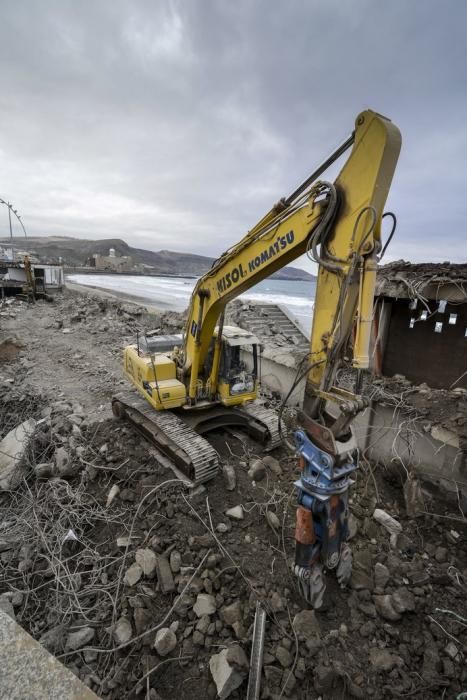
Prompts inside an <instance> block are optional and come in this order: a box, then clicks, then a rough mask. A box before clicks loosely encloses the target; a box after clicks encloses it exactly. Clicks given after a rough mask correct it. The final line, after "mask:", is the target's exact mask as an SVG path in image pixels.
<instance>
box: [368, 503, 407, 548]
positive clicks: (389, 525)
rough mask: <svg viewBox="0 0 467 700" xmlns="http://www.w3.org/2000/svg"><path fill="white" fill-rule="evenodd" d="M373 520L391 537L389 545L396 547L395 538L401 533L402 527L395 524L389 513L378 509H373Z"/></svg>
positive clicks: (395, 521)
mask: <svg viewBox="0 0 467 700" xmlns="http://www.w3.org/2000/svg"><path fill="white" fill-rule="evenodd" d="M373 518H374V519H375V520H376V522H377V523H379V524H380V525H382V526H383V527H384V528H385V530H387V531H388V532H389V534H390V535H391V545H392V546H393V547H395V546H396V542H397V536H398V535H399V534H400V533H401V532H402V525H401V524H400V523H399V522H397V520H395V519H394V518H393V517H392V516H391V515H389V513H386V511H385V510H381V509H380V508H375V510H374V512H373Z"/></svg>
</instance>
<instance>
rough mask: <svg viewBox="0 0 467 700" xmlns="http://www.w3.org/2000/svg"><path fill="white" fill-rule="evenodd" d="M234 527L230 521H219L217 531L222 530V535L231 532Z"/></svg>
mask: <svg viewBox="0 0 467 700" xmlns="http://www.w3.org/2000/svg"><path fill="white" fill-rule="evenodd" d="M231 529H232V526H231V524H230V523H218V524H217V525H216V530H217V532H220V533H221V535H225V533H226V532H229V530H231Z"/></svg>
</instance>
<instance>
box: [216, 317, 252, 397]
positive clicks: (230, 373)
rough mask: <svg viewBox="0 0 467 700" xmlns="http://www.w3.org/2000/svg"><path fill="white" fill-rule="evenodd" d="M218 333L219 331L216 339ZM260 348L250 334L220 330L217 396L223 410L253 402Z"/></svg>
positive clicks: (240, 331)
mask: <svg viewBox="0 0 467 700" xmlns="http://www.w3.org/2000/svg"><path fill="white" fill-rule="evenodd" d="M217 333H218V329H216V333H215V338H216V339H217ZM259 347H260V345H259V340H258V338H257V337H256V336H255V335H253V334H252V333H249V332H248V331H246V330H244V329H243V328H237V327H236V326H224V327H223V329H222V349H221V357H220V363H219V378H218V382H217V394H218V396H219V399H220V400H221V402H222V403H223V404H224V406H235V405H238V404H242V403H244V402H245V401H253V400H254V399H256V397H257V390H258V387H259V372H258V348H259Z"/></svg>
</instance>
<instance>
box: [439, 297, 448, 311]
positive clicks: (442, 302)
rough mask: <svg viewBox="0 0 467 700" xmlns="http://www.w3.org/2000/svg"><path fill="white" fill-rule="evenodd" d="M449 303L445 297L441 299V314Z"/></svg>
mask: <svg viewBox="0 0 467 700" xmlns="http://www.w3.org/2000/svg"><path fill="white" fill-rule="evenodd" d="M447 303H448V302H447V301H446V300H445V299H441V301H440V302H439V304H438V313H439V314H444V312H445V311H446V304H447Z"/></svg>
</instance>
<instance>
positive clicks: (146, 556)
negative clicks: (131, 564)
mask: <svg viewBox="0 0 467 700" xmlns="http://www.w3.org/2000/svg"><path fill="white" fill-rule="evenodd" d="M135 559H136V563H137V564H139V565H140V567H141V568H142V570H143V574H144V575H145V576H147V577H148V578H152V576H154V572H155V570H156V555H155V553H154V552H153V551H152V549H149V548H145V549H138V550H136V554H135Z"/></svg>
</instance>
